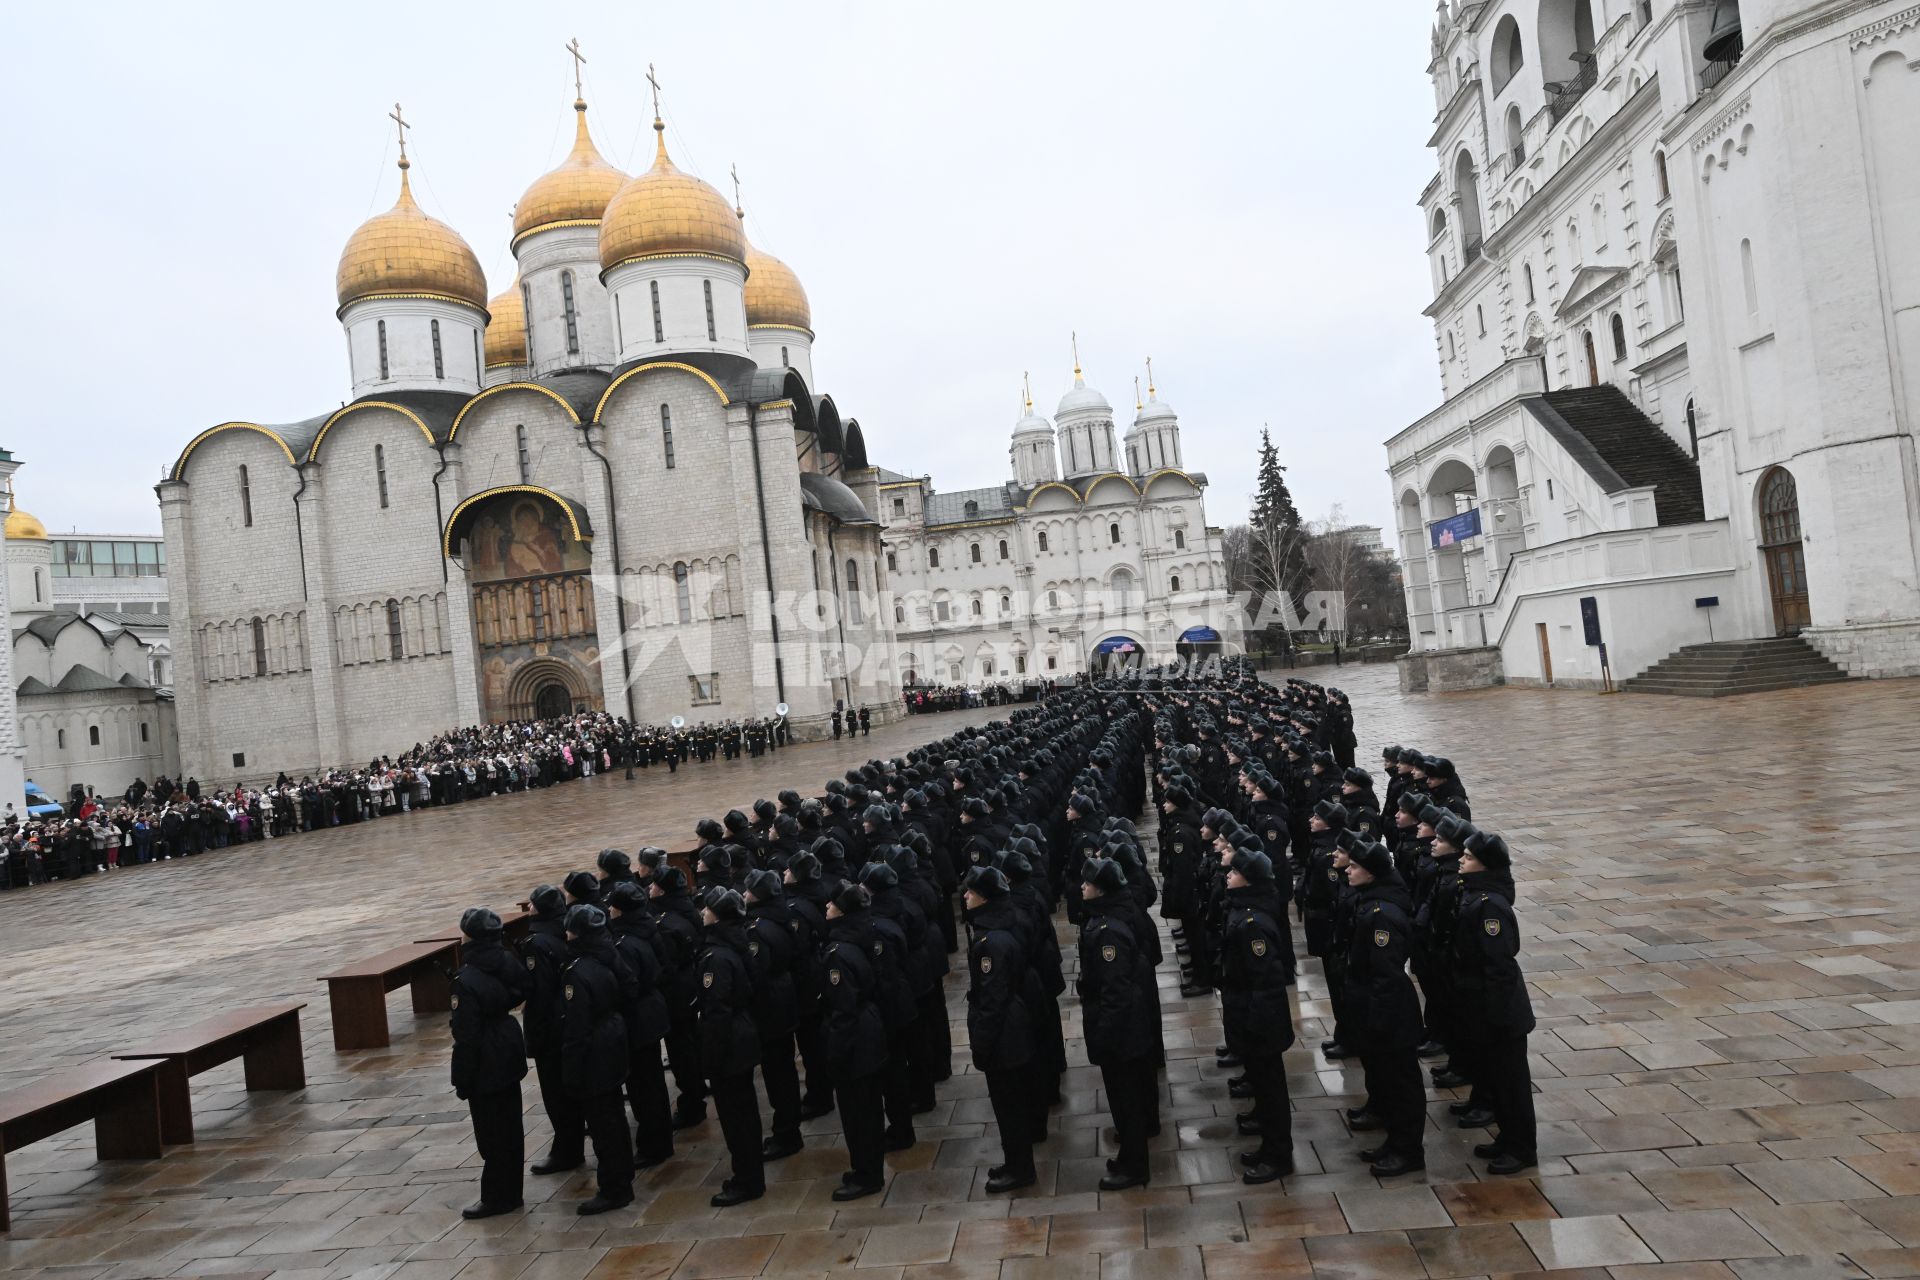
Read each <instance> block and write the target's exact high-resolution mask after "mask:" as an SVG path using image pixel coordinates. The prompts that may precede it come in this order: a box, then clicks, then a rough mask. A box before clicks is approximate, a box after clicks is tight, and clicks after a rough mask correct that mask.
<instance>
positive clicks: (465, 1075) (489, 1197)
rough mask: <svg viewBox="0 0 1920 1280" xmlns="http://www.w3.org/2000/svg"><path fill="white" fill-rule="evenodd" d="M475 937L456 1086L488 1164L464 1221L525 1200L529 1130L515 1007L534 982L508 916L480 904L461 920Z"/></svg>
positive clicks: (468, 957) (465, 972)
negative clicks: (513, 941)
mask: <svg viewBox="0 0 1920 1280" xmlns="http://www.w3.org/2000/svg"><path fill="white" fill-rule="evenodd" d="M460 932H461V933H463V934H465V935H466V937H467V945H466V946H465V947H464V948H462V951H461V964H460V972H459V973H457V974H455V975H454V978H453V1091H454V1094H455V1095H456V1096H458V1097H460V1098H463V1099H465V1101H466V1104H467V1111H468V1112H469V1113H470V1114H471V1115H472V1117H473V1145H474V1146H475V1147H476V1148H477V1149H478V1150H479V1152H480V1159H481V1161H482V1162H483V1163H482V1167H481V1171H480V1199H479V1202H478V1203H476V1204H471V1205H468V1206H467V1207H466V1208H465V1209H462V1210H461V1211H460V1216H461V1217H463V1218H491V1217H493V1216H494V1215H495V1214H500V1213H511V1212H513V1211H514V1210H515V1209H518V1208H519V1207H520V1205H521V1202H522V1183H521V1178H522V1165H523V1163H524V1161H525V1160H526V1141H527V1137H526V1128H525V1126H524V1124H523V1122H522V1119H521V1112H520V1081H521V1080H523V1079H525V1078H526V1074H527V1042H526V1040H525V1038H524V1037H522V1036H521V1034H520V1024H519V1023H517V1022H515V1021H514V1020H513V1012H512V1010H513V1007H514V1006H515V1005H517V1004H519V1003H520V1002H521V1001H522V1000H524V999H525V998H526V996H527V989H528V987H529V986H530V985H531V983H530V980H529V979H528V976H527V970H526V968H525V967H524V966H523V965H522V964H521V963H520V961H519V960H518V959H517V958H516V957H515V956H514V955H513V954H512V953H511V952H509V951H508V950H507V949H506V947H505V946H503V945H501V941H500V937H501V932H500V917H499V916H497V915H495V914H494V913H493V912H492V911H489V910H488V909H487V908H485V907H472V908H469V909H468V910H467V912H466V913H465V914H464V915H462V916H461V917H460Z"/></svg>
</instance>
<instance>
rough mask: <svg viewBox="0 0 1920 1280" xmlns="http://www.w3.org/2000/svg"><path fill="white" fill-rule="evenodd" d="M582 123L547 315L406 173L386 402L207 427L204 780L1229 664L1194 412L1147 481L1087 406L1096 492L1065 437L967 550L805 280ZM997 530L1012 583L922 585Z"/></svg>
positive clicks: (380, 224)
mask: <svg viewBox="0 0 1920 1280" xmlns="http://www.w3.org/2000/svg"><path fill="white" fill-rule="evenodd" d="M574 108H575V111H576V112H577V126H576V135H575V142H574V146H573V150H572V152H571V154H569V155H568V156H567V158H566V160H565V161H564V162H563V163H562V164H561V165H560V166H559V167H558V168H556V169H554V170H553V171H552V172H550V173H548V174H546V175H544V176H542V177H541V178H539V179H538V180H537V181H535V182H534V183H533V185H532V186H531V187H529V188H528V189H527V191H526V193H525V194H524V195H523V196H522V197H521V199H520V201H519V203H518V205H517V206H516V209H515V217H514V224H513V242H512V248H513V254H514V257H515V260H516V262H517V263H518V268H519V275H518V278H517V279H516V280H515V281H514V282H513V283H512V284H511V285H509V286H508V287H507V288H506V289H504V290H502V291H501V292H499V293H498V294H497V295H495V296H493V297H491V298H489V297H488V293H487V288H486V282H485V279H484V277H483V275H482V272H481V269H480V264H479V261H478V259H477V258H476V257H475V255H474V253H473V251H472V250H471V249H470V248H469V247H468V245H467V243H466V241H465V240H463V239H462V238H461V237H460V236H459V234H458V233H457V232H455V231H454V230H453V229H452V228H451V227H449V226H447V225H446V224H444V223H442V222H439V221H437V220H435V219H433V218H431V217H429V216H428V215H427V214H426V213H425V212H423V211H422V210H421V209H420V207H419V205H418V204H417V203H416V202H415V200H414V197H413V194H412V192H411V189H410V187H409V184H408V175H407V169H408V161H407V158H406V155H405V148H404V142H403V146H402V151H401V158H400V170H401V172H400V191H399V198H398V200H397V201H396V202H395V204H394V206H393V208H392V209H390V210H388V211H387V212H385V213H382V214H379V215H377V216H376V217H374V218H372V219H370V220H368V221H367V222H366V223H365V224H364V225H362V226H361V227H360V228H359V229H358V230H357V231H355V232H354V233H353V235H352V237H351V238H350V239H349V240H348V242H347V245H346V248H345V250H344V251H343V253H342V254H341V257H340V266H339V271H338V276H337V297H338V304H339V310H338V312H337V315H338V317H339V320H340V324H341V327H342V329H343V330H344V331H345V334H346V339H347V350H348V360H349V365H350V371H351V380H352V397H351V399H350V400H349V401H348V402H347V403H346V404H345V406H344V407H342V408H340V409H337V410H334V411H331V412H327V413H322V414H318V415H316V416H314V417H312V418H308V419H306V420H304V421H301V422H295V423H285V424H267V423H260V422H252V421H232V422H223V423H219V424H217V425H215V426H212V427H209V428H208V429H206V430H204V431H201V432H200V433H199V434H197V435H196V436H194V437H193V438H192V439H191V440H190V441H188V442H187V444H186V446H185V447H184V448H183V449H182V450H181V451H180V454H179V456H178V458H177V460H176V461H175V462H174V463H173V465H172V468H171V470H170V472H169V475H168V478H167V479H166V480H165V481H163V482H162V483H161V484H160V485H159V486H158V492H159V495H160V507H161V515H162V524H163V526H164V531H165V537H166V554H167V561H168V566H169V568H168V582H169V584H170V593H171V608H172V617H171V632H172V635H171V639H172V647H173V655H174V663H175V675H174V692H175V697H176V700H177V703H176V705H177V711H178V721H179V734H180V750H179V758H180V767H181V769H182V770H183V771H185V772H187V773H191V774H195V775H197V776H198V777H199V778H201V779H202V780H203V781H207V780H216V781H217V780H224V779H228V778H233V777H240V776H244V777H259V776H262V775H265V776H271V775H272V774H273V773H274V772H275V771H277V770H280V769H285V770H287V771H288V772H289V773H293V774H296V775H297V774H298V773H300V772H302V771H305V770H311V769H315V768H320V767H324V766H332V765H341V764H353V763H358V762H363V761H366V760H368V759H371V758H373V757H375V756H378V755H380V754H382V753H389V752H394V751H397V750H400V749H404V748H405V747H408V746H410V745H411V744H413V743H414V742H416V741H422V740H425V739H427V738H429V737H431V736H432V735H434V734H436V733H439V732H442V731H444V730H446V729H449V728H452V727H455V726H459V725H466V724H474V723H481V722H497V721H505V720H516V719H527V718H536V717H545V716H550V715H554V714H558V713H565V712H570V711H589V710H591V711H602V710H603V711H606V712H609V713H612V714H616V715H623V716H627V717H630V718H631V719H633V720H635V721H637V722H641V723H659V722H664V721H666V720H668V719H670V718H671V717H673V716H676V715H680V716H685V717H686V718H687V719H688V721H689V722H698V721H700V720H724V719H728V718H747V717H758V716H767V715H772V714H774V713H775V711H776V709H777V708H778V707H780V706H781V705H783V704H784V705H785V706H786V707H787V708H788V709H789V714H790V716H791V719H792V721H793V723H794V726H795V730H796V732H797V733H798V734H800V735H802V736H804V735H807V734H809V733H813V732H817V731H818V730H819V729H820V728H821V727H823V726H824V725H825V723H826V721H827V718H828V717H829V715H830V714H831V713H832V712H833V710H834V709H835V708H836V706H843V707H845V708H847V709H849V710H851V709H855V708H862V707H864V708H868V709H870V710H871V712H872V713H873V715H874V717H875V718H876V719H878V720H881V721H886V720H888V719H891V718H892V717H894V716H896V715H898V714H900V709H901V699H900V692H901V684H902V680H903V678H905V677H908V676H911V677H913V678H917V679H919V680H921V681H934V680H945V679H947V678H950V677H951V678H957V679H978V678H980V677H981V676H982V675H984V674H987V673H989V672H991V673H992V674H995V675H1006V676H1012V675H1013V674H1015V673H1016V672H1021V673H1028V672H1031V674H1033V675H1034V676H1036V677H1038V676H1041V675H1046V674H1054V675H1066V674H1069V673H1071V672H1075V671H1080V670H1083V669H1085V667H1086V666H1087V664H1088V663H1089V662H1090V661H1092V660H1093V655H1094V652H1095V650H1096V648H1098V647H1099V646H1101V645H1105V646H1106V647H1105V648H1104V649H1100V650H1099V651H1100V652H1101V653H1102V654H1110V653H1113V652H1116V651H1121V650H1128V649H1129V647H1131V650H1132V651H1137V652H1140V653H1142V654H1146V653H1150V652H1151V653H1162V652H1164V653H1166V654H1168V655H1171V654H1172V653H1173V652H1174V651H1175V649H1176V648H1177V647H1179V646H1180V644H1181V643H1182V642H1181V639H1180V638H1181V636H1183V635H1186V634H1187V633H1188V632H1192V635H1193V636H1194V637H1199V636H1202V635H1212V634H1214V633H1213V631H1211V630H1210V629H1209V628H1206V627H1201V628H1199V629H1198V630H1196V629H1195V627H1196V626H1198V623H1199V622H1200V621H1206V622H1209V623H1210V624H1211V622H1212V619H1211V618H1210V617H1203V616H1202V611H1201V610H1200V609H1198V608H1194V607H1191V606H1195V605H1198V604H1200V603H1203V602H1211V601H1212V600H1213V599H1214V595H1213V594H1208V593H1214V594H1218V595H1219V598H1220V599H1222V600H1223V599H1224V595H1223V594H1221V587H1222V586H1223V583H1224V576H1223V574H1222V572H1221V569H1220V557H1219V549H1218V539H1217V535H1216V534H1215V533H1214V532H1212V531H1209V530H1208V529H1207V528H1206V527H1205V523H1204V516H1203V514H1202V511H1201V507H1200V489H1201V486H1202V485H1203V484H1204V480H1203V479H1202V478H1201V477H1197V476H1190V475H1187V474H1186V473H1185V472H1183V471H1182V470H1181V468H1180V457H1179V441H1178V431H1177V424H1176V423H1175V421H1174V419H1173V415H1172V411H1171V410H1168V409H1166V408H1165V406H1164V405H1160V404H1159V403H1158V402H1157V401H1156V402H1155V403H1153V404H1150V405H1147V406H1145V407H1144V408H1143V410H1142V414H1141V418H1140V421H1139V422H1138V423H1137V424H1136V426H1135V429H1134V430H1133V431H1131V432H1129V434H1128V437H1127V448H1128V461H1127V464H1126V465H1125V466H1122V465H1121V463H1120V461H1119V459H1118V458H1117V457H1116V455H1115V453H1114V444H1113V435H1112V413H1111V410H1110V409H1109V408H1108V407H1107V405H1106V402H1105V401H1104V400H1102V399H1101V398H1100V397H1099V396H1098V395H1097V394H1096V393H1093V392H1091V391H1088V390H1087V389H1086V388H1085V386H1084V384H1083V383H1080V382H1078V381H1076V386H1075V389H1074V391H1073V392H1071V393H1070V394H1069V395H1068V397H1067V399H1066V400H1064V401H1063V402H1062V406H1061V413H1060V427H1061V432H1062V434H1063V436H1064V437H1065V441H1066V444H1065V447H1066V450H1067V456H1068V459H1069V460H1068V464H1067V466H1066V468H1065V470H1066V473H1067V474H1066V475H1065V477H1064V478H1063V479H1056V478H1055V475H1056V468H1058V466H1059V462H1058V460H1057V456H1056V454H1055V452H1054V443H1053V431H1052V428H1051V427H1050V426H1049V425H1048V424H1047V423H1046V421H1045V420H1044V419H1039V418H1035V417H1032V416H1031V414H1030V416H1029V417H1028V418H1027V419H1026V420H1024V421H1023V422H1022V423H1021V430H1020V433H1019V435H1018V436H1017V439H1018V440H1019V441H1020V442H1021V444H1019V445H1017V446H1016V449H1015V463H1016V468H1015V469H1016V475H1017V477H1018V482H1017V483H1016V484H1012V485H1008V486H1006V487H1004V488H1002V489H996V490H991V491H981V496H980V497H979V498H977V499H966V500H965V501H963V502H962V503H961V504H960V506H959V508H958V509H959V510H961V511H964V510H966V509H967V503H968V502H977V503H978V504H979V505H980V506H981V509H982V513H981V514H980V515H979V517H978V519H972V518H969V519H965V520H946V519H944V518H940V517H938V516H937V514H936V513H937V512H938V511H941V510H944V507H943V506H942V504H943V503H945V504H946V505H949V506H950V505H953V504H952V503H951V502H950V501H948V499H951V498H957V497H962V495H946V496H945V497H936V496H934V495H932V493H931V488H930V486H929V485H928V484H927V483H926V482H924V481H913V482H907V481H904V478H901V477H894V476H891V475H890V473H883V472H882V471H881V470H880V469H879V468H876V467H874V466H871V465H869V463H868V461H867V449H866V444H865V442H864V440H863V438H862V432H861V429H860V426H859V424H858V423H857V422H856V421H854V420H853V419H852V418H851V417H843V415H842V413H841V411H840V410H839V408H838V407H837V406H836V404H835V402H834V400H833V398H832V397H831V396H828V395H825V394H822V393H820V392H819V391H818V390H816V383H815V378H814V371H813V341H814V333H813V328H812V317H811V313H810V310H809V307H808V301H807V294H806V291H805V290H804V289H803V288H802V287H801V284H800V281H799V280H798V278H797V277H796V276H795V275H794V273H793V272H792V271H791V270H790V269H789V268H788V267H787V266H786V265H785V264H784V263H781V262H779V261H778V260H776V259H774V258H772V257H770V256H768V255H767V254H764V253H761V252H760V251H758V250H756V249H755V248H753V246H752V245H750V244H749V243H748V241H747V238H746V235H745V231H744V220H743V215H742V214H741V212H740V210H739V209H738V208H737V207H734V206H730V205H729V204H728V202H727V200H726V199H725V198H724V197H723V196H722V195H721V194H720V192H718V191H717V190H715V189H714V188H713V187H712V186H710V185H708V184H707V183H705V182H703V181H701V180H700V179H698V178H695V177H693V176H691V175H690V174H687V173H684V172H682V171H681V170H680V169H678V168H677V167H676V166H675V165H674V163H673V161H672V159H671V158H670V157H669V155H668V153H667V146H666V139H665V126H664V125H663V124H662V122H661V121H660V120H659V119H658V118H657V116H656V119H655V121H654V129H655V131H656V137H657V142H656V148H655V153H654V161H653V165H652V167H651V168H649V169H648V170H647V171H646V172H644V173H641V174H639V175H636V176H632V177H630V176H628V175H627V174H625V173H622V172H620V171H619V170H617V169H615V168H614V167H613V166H612V165H610V164H609V163H608V162H607V161H606V160H605V159H603V158H602V156H601V155H600V153H599V151H598V150H597V149H596V148H595V146H594V143H593V140H592V138H591V136H590V135H589V133H588V127H587V106H586V103H585V102H584V101H576V102H575V103H574ZM401 127H402V134H403V139H404V131H405V125H404V123H402V126H401ZM1023 446H1024V447H1025V448H1027V449H1029V450H1030V452H1027V453H1025V454H1023V452H1022V447H1023ZM909 491H917V492H909ZM988 495H991V496H988ZM989 507H990V508H991V510H987V508H989ZM995 525H1000V526H1003V527H1002V529H1001V530H1000V532H999V533H998V535H997V536H995V537H994V538H993V540H992V541H993V544H995V553H996V554H995V558H994V560H993V561H992V562H991V566H990V570H991V571H990V572H989V566H988V565H987V564H986V562H984V561H983V562H981V564H980V565H977V566H975V567H977V568H980V570H981V572H980V573H978V574H963V573H955V574H954V575H953V576H951V577H950V578H941V577H940V576H939V574H938V573H937V572H935V571H930V570H928V569H926V568H925V567H924V565H923V557H930V556H932V555H934V554H935V553H936V552H935V548H936V547H937V546H939V545H940V544H941V543H942V542H943V541H951V542H952V544H953V550H951V551H949V555H951V556H954V557H955V558H956V559H959V560H960V561H961V563H963V564H965V563H968V561H967V556H968V553H967V552H966V551H964V550H961V549H960V548H961V547H963V546H964V545H965V543H966V539H965V538H963V537H962V536H961V534H962V529H963V527H971V528H977V529H978V530H980V531H982V534H983V535H984V534H988V533H993V532H994V526H995ZM1116 531H1117V532H1116ZM1161 540H1164V542H1163V541H1161ZM1016 548H1017V551H1016V550H1015V549H1016ZM973 551H974V552H975V553H978V551H979V548H978V547H977V546H976V547H974V548H973ZM1016 566H1018V567H1017V568H1016ZM955 567H956V569H958V568H959V566H958V565H956V566H955ZM896 574H897V575H898V576H899V577H900V578H901V579H903V580H904V581H902V582H901V583H900V584H899V585H900V587H901V588H902V589H904V591H905V594H904V595H902V596H901V597H900V598H898V599H896V585H895V581H894V579H895V576H896ZM1022 575H1024V576H1022ZM1129 575H1131V577H1129ZM989 579H990V580H991V585H992V586H993V587H1002V586H1004V587H1007V588H1012V587H1015V586H1031V587H1033V588H1034V589H1036V590H1038V591H1039V592H1040V595H1039V599H1041V600H1042V601H1051V602H1054V603H1051V604H1048V605H1047V606H1046V611H1047V614H1048V616H1047V617H1046V618H1044V619H1042V618H1037V617H1032V616H1025V615H1023V616H1021V617H1020V618H1019V619H1018V620H1016V619H1015V618H1014V617H1013V616H1012V613H1011V607H1010V606H1008V605H1003V604H1001V603H1000V602H999V599H998V595H997V594H996V600H995V605H994V612H993V613H991V614H987V613H985V612H984V609H985V606H984V604H983V603H982V601H983V599H984V598H985V597H984V592H985V591H986V590H987V587H988V585H989ZM1003 579H1004V581H1003ZM916 588H925V589H926V599H927V601H928V606H927V611H926V613H925V615H924V620H921V619H922V615H921V613H920V610H919V602H918V599H917V598H916V597H915V596H914V595H913V591H914V589H916ZM1095 588H1103V589H1114V588H1118V589H1119V591H1120V601H1121V604H1120V606H1119V607H1118V608H1117V609H1109V608H1107V607H1106V606H1105V605H1103V604H1102V603H1101V602H1100V600H1099V599H1097V598H1096V596H1097V595H1098V594H1099V593H1098V592H1096V590H1095ZM942 591H944V592H945V593H946V595H947V597H948V599H947V605H948V616H947V617H945V618H939V619H935V616H934V610H935V608H936V606H935V605H934V603H933V602H934V601H935V600H936V599H938V598H939V593H940V592H942ZM1069 599H1071V600H1072V602H1073V603H1072V605H1071V606H1069V605H1068V603H1067V601H1068V600H1069ZM953 600H966V601H967V602H968V605H967V609H966V611H964V612H963V613H961V614H959V615H957V617H956V616H955V615H953V613H952V608H953V605H952V601H953ZM1175 605H1177V606H1179V607H1178V608H1175V607H1172V606H1175ZM910 612H911V616H912V618H913V619H916V620H918V621H909V617H910ZM1189 615H1191V616H1192V617H1193V618H1194V619H1196V622H1195V623H1193V624H1190V625H1176V624H1179V623H1181V621H1182V619H1184V618H1185V617H1187V616H1189ZM959 623H964V624H965V625H964V626H962V625H957V624H959ZM916 626H917V628H918V629H917V630H916V629H915V628H916ZM896 628H899V629H900V630H902V631H904V632H905V633H907V634H908V636H909V637H910V640H909V641H902V640H901V639H900V637H899V636H897V635H896ZM1096 632H1097V633H1098V634H1096ZM989 633H991V635H990V634H989ZM989 638H991V640H992V641H993V643H994V645H997V648H995V649H993V650H992V652H993V654H994V655H995V656H994V657H993V658H992V662H993V665H992V666H991V667H988V666H986V665H984V663H985V661H986V658H985V657H983V653H985V652H986V651H985V650H983V644H985V643H986V642H987V641H988V639H989ZM1194 643H1196V641H1195V640H1194V639H1192V638H1189V639H1188V640H1187V641H1186V642H1185V644H1186V645H1188V646H1191V645H1192V644H1194ZM956 651H957V652H959V653H961V654H962V655H963V656H964V660H963V661H960V662H949V661H947V659H949V658H950V657H951V656H952V654H953V653H954V652H956ZM1029 654H1030V655H1033V665H1032V666H1031V667H1029V666H1028V655H1029ZM1000 655H1004V667H1003V666H1002V665H1001V664H1002V660H1003V659H1002V656H1000ZM936 663H937V664H938V665H936Z"/></svg>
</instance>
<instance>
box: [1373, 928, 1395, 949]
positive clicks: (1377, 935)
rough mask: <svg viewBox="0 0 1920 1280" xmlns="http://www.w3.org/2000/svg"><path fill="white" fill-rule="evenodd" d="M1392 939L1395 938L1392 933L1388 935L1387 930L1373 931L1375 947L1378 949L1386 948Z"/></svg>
mask: <svg viewBox="0 0 1920 1280" xmlns="http://www.w3.org/2000/svg"><path fill="white" fill-rule="evenodd" d="M1392 938H1393V935H1392V934H1391V933H1388V932H1387V931H1386V930H1385V929H1375V930H1374V931H1373V945H1374V946H1376V947H1384V946H1386V945H1387V943H1388V942H1389V941H1391V940H1392Z"/></svg>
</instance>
